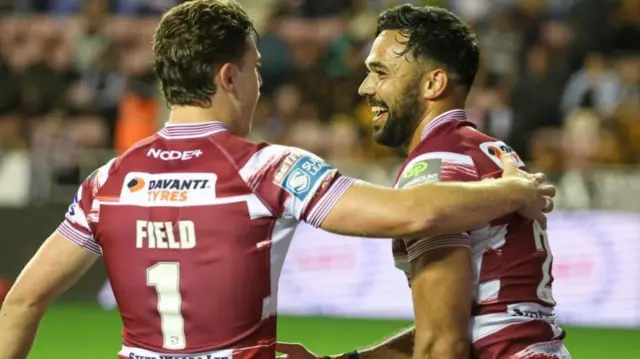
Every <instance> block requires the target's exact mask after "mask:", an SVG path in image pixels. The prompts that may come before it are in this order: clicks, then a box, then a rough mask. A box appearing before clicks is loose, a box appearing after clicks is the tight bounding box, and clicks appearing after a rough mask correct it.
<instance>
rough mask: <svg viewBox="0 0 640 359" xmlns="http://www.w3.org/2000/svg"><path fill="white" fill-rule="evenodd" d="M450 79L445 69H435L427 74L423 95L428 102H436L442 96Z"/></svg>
mask: <svg viewBox="0 0 640 359" xmlns="http://www.w3.org/2000/svg"><path fill="white" fill-rule="evenodd" d="M448 81H449V79H448V76H447V72H446V71H444V70H443V69H434V70H432V71H430V72H429V73H427V75H426V78H425V81H424V83H423V86H422V87H423V88H422V90H423V93H424V97H425V98H426V99H427V100H435V99H437V98H438V97H440V96H442V94H443V93H444V91H445V90H446V88H447V83H448Z"/></svg>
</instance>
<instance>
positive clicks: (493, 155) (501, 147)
mask: <svg viewBox="0 0 640 359" xmlns="http://www.w3.org/2000/svg"><path fill="white" fill-rule="evenodd" d="M480 149H481V150H482V152H484V154H485V155H487V156H488V157H489V158H490V159H491V160H492V161H493V163H495V164H496V165H497V166H498V167H500V168H502V167H503V166H502V161H501V160H500V158H501V157H502V156H513V159H514V160H515V162H516V165H517V166H518V167H524V166H525V164H524V162H523V161H522V159H521V158H520V156H518V154H517V153H516V151H514V150H513V148H511V146H509V145H507V144H506V143H504V142H502V141H493V142H484V143H482V144H480Z"/></svg>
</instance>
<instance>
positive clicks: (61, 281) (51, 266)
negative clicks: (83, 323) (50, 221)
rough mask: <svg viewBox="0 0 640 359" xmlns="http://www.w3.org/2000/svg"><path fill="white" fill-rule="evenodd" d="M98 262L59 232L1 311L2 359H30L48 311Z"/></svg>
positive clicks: (32, 262)
mask: <svg viewBox="0 0 640 359" xmlns="http://www.w3.org/2000/svg"><path fill="white" fill-rule="evenodd" d="M97 258H99V256H98V255H96V254H94V253H91V252H89V251H87V250H85V249H83V248H81V247H80V246H78V245H77V244H75V243H73V242H71V241H70V240H69V239H67V238H65V237H63V236H62V235H61V234H59V233H58V232H55V233H54V234H52V235H51V236H50V237H49V238H48V239H47V240H46V241H45V242H44V244H43V245H42V246H41V247H40V249H39V250H38V252H37V253H36V254H35V255H34V256H33V258H32V259H31V260H30V261H29V263H28V264H27V266H26V267H25V268H24V270H23V271H22V273H20V276H19V277H18V279H17V280H16V283H15V284H14V285H13V287H12V288H11V290H10V291H9V293H8V294H7V297H6V299H5V301H4V304H3V305H2V309H0V359H24V358H27V355H28V353H29V349H30V348H31V345H32V344H33V340H34V337H35V334H36V331H37V329H38V325H39V323H40V320H41V318H42V316H43V314H44V312H45V310H46V309H47V308H48V307H49V305H50V304H51V302H52V301H53V300H54V299H55V298H56V297H57V296H59V295H60V294H61V293H63V292H65V291H66V290H67V289H69V287H71V286H72V285H73V284H74V283H75V282H76V281H78V279H79V278H80V277H81V276H82V275H83V274H84V273H85V272H86V271H87V270H88V269H89V268H90V267H91V265H93V263H95V261H96V259H97Z"/></svg>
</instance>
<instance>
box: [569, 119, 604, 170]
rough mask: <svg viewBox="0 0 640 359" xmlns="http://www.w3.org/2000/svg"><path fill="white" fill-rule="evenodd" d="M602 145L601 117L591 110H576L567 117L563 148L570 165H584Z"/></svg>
mask: <svg viewBox="0 0 640 359" xmlns="http://www.w3.org/2000/svg"><path fill="white" fill-rule="evenodd" d="M599 146H600V118H599V117H598V115H597V114H596V113H595V112H593V111H590V110H576V111H575V112H573V113H572V114H571V115H570V116H569V118H567V120H566V122H565V127H564V141H563V148H564V153H565V158H566V160H567V164H568V165H569V166H577V165H582V164H585V163H586V162H588V161H589V160H590V159H591V158H593V156H594V154H595V153H596V151H597V150H598V147H599Z"/></svg>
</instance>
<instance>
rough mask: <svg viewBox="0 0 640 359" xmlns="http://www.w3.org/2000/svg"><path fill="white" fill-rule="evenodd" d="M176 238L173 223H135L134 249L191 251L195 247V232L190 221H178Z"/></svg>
mask: <svg viewBox="0 0 640 359" xmlns="http://www.w3.org/2000/svg"><path fill="white" fill-rule="evenodd" d="M177 224H178V238H177V239H176V237H175V234H174V228H173V223H171V222H151V221H140V220H139V221H136V248H153V249H191V248H194V247H195V246H196V230H195V225H194V224H193V222H192V221H178V223H177Z"/></svg>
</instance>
